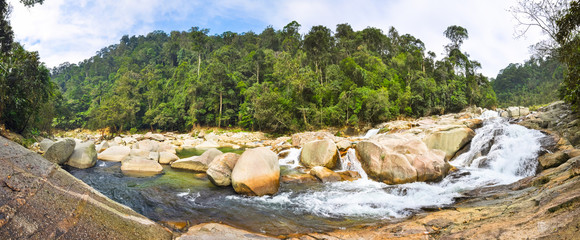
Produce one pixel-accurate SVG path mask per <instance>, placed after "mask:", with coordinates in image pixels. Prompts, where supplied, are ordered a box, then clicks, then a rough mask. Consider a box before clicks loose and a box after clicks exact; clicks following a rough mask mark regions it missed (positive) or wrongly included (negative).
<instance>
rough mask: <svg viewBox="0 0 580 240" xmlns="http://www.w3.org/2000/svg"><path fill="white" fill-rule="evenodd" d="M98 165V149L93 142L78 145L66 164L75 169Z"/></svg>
mask: <svg viewBox="0 0 580 240" xmlns="http://www.w3.org/2000/svg"><path fill="white" fill-rule="evenodd" d="M96 163H97V149H96V148H95V144H94V143H92V142H84V143H80V144H77V145H76V146H75V149H74V151H73V153H72V155H71V156H70V158H69V159H68V161H67V162H66V164H67V165H69V166H72V167H75V168H83V169H84V168H90V167H93V166H95V164H96Z"/></svg>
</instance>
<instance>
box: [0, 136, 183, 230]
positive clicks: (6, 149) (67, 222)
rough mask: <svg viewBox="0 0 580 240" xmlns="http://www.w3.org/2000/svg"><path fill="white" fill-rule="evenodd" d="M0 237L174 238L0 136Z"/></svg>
mask: <svg viewBox="0 0 580 240" xmlns="http://www.w3.org/2000/svg"><path fill="white" fill-rule="evenodd" d="M0 146H2V147H0V156H2V157H0V166H2V167H0V176H2V177H0V184H1V185H0V186H1V187H0V206H2V207H0V236H2V237H1V238H2V239H167V240H169V239H172V233H171V232H170V231H168V230H166V229H165V228H163V227H161V226H160V225H159V224H157V223H155V222H153V221H151V220H149V219H147V218H145V217H143V216H142V215H140V214H138V213H136V212H135V211H133V210H131V209H130V208H128V207H126V206H123V205H121V204H118V203H116V202H114V201H113V200H111V199H109V198H107V197H106V196H104V195H103V194H101V193H99V192H98V191H96V190H94V189H93V188H91V187H89V186H88V185H87V184H85V183H83V182H81V181H80V180H78V179H76V178H74V177H73V176H72V175H70V174H69V173H67V172H66V171H64V170H63V169H61V168H60V167H57V166H54V164H51V163H50V162H48V161H47V160H46V159H44V158H43V157H41V156H39V155H37V154H34V153H32V152H30V151H28V150H27V149H25V148H23V147H21V146H19V145H17V144H15V143H13V142H9V141H7V140H6V139H4V138H1V137H0Z"/></svg>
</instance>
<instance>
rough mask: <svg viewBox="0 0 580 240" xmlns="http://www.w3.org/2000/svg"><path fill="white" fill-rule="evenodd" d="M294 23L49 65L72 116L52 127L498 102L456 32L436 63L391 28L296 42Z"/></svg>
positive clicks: (186, 124) (250, 122)
mask: <svg viewBox="0 0 580 240" xmlns="http://www.w3.org/2000/svg"><path fill="white" fill-rule="evenodd" d="M300 27H301V25H300V24H299V23H297V22H296V21H293V22H291V23H289V24H288V25H286V26H285V27H284V28H283V29H282V30H275V29H273V28H272V27H267V28H266V29H264V30H263V31H262V32H261V33H259V34H256V33H253V32H247V33H241V34H240V33H233V32H225V33H223V34H217V35H208V30H206V29H200V28H197V27H194V28H191V29H190V30H189V31H183V32H179V31H173V32H171V33H169V34H167V33H164V32H162V31H154V32H151V33H149V34H147V35H145V36H131V37H129V36H124V37H122V38H121V41H120V42H119V43H118V44H115V45H111V46H108V47H105V48H103V49H102V50H100V51H99V52H97V54H96V55H95V56H93V57H91V58H89V59H87V60H85V61H83V62H80V63H78V64H70V63H64V64H62V65H60V66H59V67H56V68H54V69H53V70H52V78H53V81H54V82H55V83H56V84H57V85H58V87H59V88H60V89H61V90H62V94H63V98H64V101H63V105H64V106H65V108H63V109H69V111H67V112H63V113H62V114H60V115H59V117H58V118H57V119H56V121H55V123H56V126H57V127H60V128H76V127H89V128H102V127H111V128H113V129H116V130H120V129H128V128H146V129H162V130H183V131H186V130H189V129H190V128H192V127H194V126H198V125H202V126H220V127H224V126H225V127H230V126H232V127H243V128H248V129H259V130H266V131H278V132H284V131H298V130H304V129H313V128H320V127H326V126H347V125H351V126H352V125H359V124H375V123H379V122H382V121H387V120H391V119H395V118H398V117H401V116H414V117H417V116H424V115H428V114H435V113H437V114H439V113H444V112H451V111H459V110H461V109H463V108H464V107H466V106H468V105H469V104H477V105H480V106H484V107H492V106H495V105H496V104H497V103H496V97H495V93H494V91H493V89H492V86H491V84H490V82H489V81H488V79H487V78H486V77H485V76H483V75H481V74H478V73H476V69H477V66H478V65H477V64H474V63H477V62H476V61H473V60H471V59H469V58H468V56H469V55H468V54H467V53H463V52H461V51H460V50H459V47H460V43H461V42H462V41H463V40H465V39H466V38H467V30H465V29H464V28H462V27H459V26H454V29H456V30H457V31H456V32H453V33H450V34H451V35H450V40H451V43H450V44H452V45H454V46H457V48H456V50H457V51H459V52H458V53H454V54H455V55H450V56H446V57H445V58H443V59H441V60H436V59H435V54H433V53H431V52H426V49H425V46H424V44H423V42H422V41H421V40H419V39H417V38H415V37H413V36H411V35H409V34H399V33H398V31H397V30H396V29H394V28H391V29H390V30H389V32H388V34H385V33H383V32H382V30H380V29H377V28H372V27H368V28H366V29H363V30H361V31H354V30H353V29H352V27H351V26H350V25H348V24H346V23H345V24H339V25H337V26H336V31H335V32H333V31H332V30H331V29H329V28H327V27H325V26H314V27H312V28H311V29H310V30H309V31H308V33H306V34H304V35H301V34H300V32H299V31H300ZM445 34H447V31H446V33H445ZM459 55H460V56H461V57H460V59H459V58H458V57H457V56H459Z"/></svg>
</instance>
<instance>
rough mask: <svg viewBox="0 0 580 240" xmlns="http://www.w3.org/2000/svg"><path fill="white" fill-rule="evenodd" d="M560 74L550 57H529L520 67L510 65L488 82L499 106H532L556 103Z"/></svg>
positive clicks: (561, 68) (557, 63) (562, 76)
mask: <svg viewBox="0 0 580 240" xmlns="http://www.w3.org/2000/svg"><path fill="white" fill-rule="evenodd" d="M564 71H565V68H564V66H563V65H562V64H561V63H559V62H558V61H557V60H556V59H554V58H552V57H548V58H545V59H541V58H539V59H538V58H534V57H532V58H531V59H529V60H527V61H526V62H525V63H524V64H513V63H512V64H510V65H509V66H507V67H506V68H505V69H503V70H501V72H500V73H499V74H498V75H497V78H496V79H495V80H493V81H492V85H493V89H494V90H495V92H496V94H497V100H498V102H499V105H500V106H501V107H508V106H534V105H541V104H546V103H550V102H553V101H557V100H558V99H559V92H558V90H559V89H560V88H561V84H562V80H563V79H564Z"/></svg>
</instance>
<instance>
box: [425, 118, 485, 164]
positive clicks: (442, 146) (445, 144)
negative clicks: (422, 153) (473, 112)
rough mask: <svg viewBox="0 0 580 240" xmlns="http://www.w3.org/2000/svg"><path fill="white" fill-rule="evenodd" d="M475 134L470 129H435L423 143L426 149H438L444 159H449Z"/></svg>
mask: <svg viewBox="0 0 580 240" xmlns="http://www.w3.org/2000/svg"><path fill="white" fill-rule="evenodd" d="M474 136H475V132H474V131H473V130H471V128H467V127H457V126H451V127H450V128H441V129H437V130H435V131H434V132H432V133H431V134H429V135H427V136H426V137H425V138H424V139H423V142H425V144H427V147H428V148H431V149H439V150H442V151H443V152H445V159H446V160H449V159H451V158H452V157H453V156H454V155H455V153H456V152H457V151H459V150H460V149H461V148H463V147H464V146H465V145H467V143H469V142H470V141H471V139H473V137H474Z"/></svg>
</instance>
